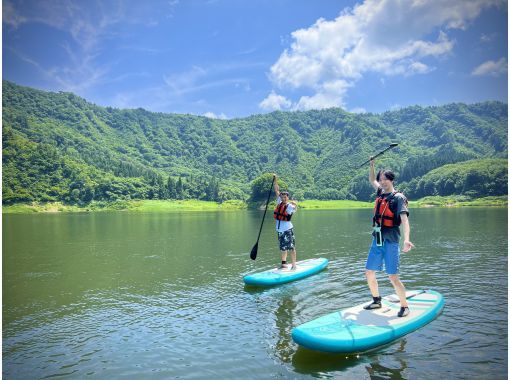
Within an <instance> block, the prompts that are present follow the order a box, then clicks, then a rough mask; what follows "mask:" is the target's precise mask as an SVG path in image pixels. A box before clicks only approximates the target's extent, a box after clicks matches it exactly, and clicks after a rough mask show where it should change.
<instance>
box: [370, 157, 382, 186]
mask: <svg viewBox="0 0 510 380" xmlns="http://www.w3.org/2000/svg"><path fill="white" fill-rule="evenodd" d="M368 180H369V181H370V184H371V185H372V187H373V188H374V189H375V190H377V189H379V188H380V187H381V185H379V182H377V180H376V178H375V162H374V160H373V159H371V160H370V171H369V173H368Z"/></svg>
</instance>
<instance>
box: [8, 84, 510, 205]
mask: <svg viewBox="0 0 510 380" xmlns="http://www.w3.org/2000/svg"><path fill="white" fill-rule="evenodd" d="M2 87H3V104H2V106H3V114H2V119H3V120H2V122H3V126H2V136H3V178H2V181H3V202H4V204H11V203H16V202H30V201H64V202H69V203H80V204H83V203H88V202H90V201H92V200H117V199H165V198H172V199H176V198H177V199H184V198H197V199H208V200H217V201H222V200H226V199H246V198H247V197H248V196H249V195H250V191H251V188H250V184H251V182H252V181H253V180H254V179H256V178H257V177H258V176H260V175H261V174H262V173H266V172H276V173H278V175H279V176H280V177H281V178H282V179H283V180H284V181H285V182H286V183H287V184H288V186H289V189H290V191H291V192H292V193H293V194H294V196H295V197H297V198H298V199H359V200H368V199H369V198H370V197H371V196H372V195H373V194H372V193H373V191H372V189H371V187H370V185H369V184H368V180H367V177H368V166H366V167H364V168H361V169H359V168H357V166H359V164H360V163H362V162H363V161H365V160H366V159H368V157H369V156H370V155H371V154H374V153H376V152H378V151H379V150H381V149H384V148H385V147H387V146H388V144H389V143H390V142H398V143H399V147H398V148H397V149H394V150H392V151H390V152H388V153H387V154H385V155H384V156H383V157H382V159H381V160H379V161H378V162H377V165H378V167H387V168H391V169H393V170H394V171H395V172H396V173H397V180H398V183H397V187H398V188H401V189H404V190H406V191H407V192H408V194H409V195H410V196H412V197H423V196H426V195H438V194H439V195H450V194H467V195H470V194H471V195H476V196H484V195H503V194H507V174H506V173H507V170H506V168H507V151H508V147H507V120H508V117H507V113H508V107H507V104H504V103H500V102H484V103H478V104H472V105H466V104H449V105H445V106H440V107H420V106H414V107H409V108H405V109H402V110H399V111H392V112H386V113H383V114H353V113H348V112H345V111H343V110H341V109H338V108H332V109H326V110H317V111H307V112H273V113H270V114H265V115H254V116H250V117H246V118H240V119H232V120H217V119H210V118H206V117H200V116H193V115H179V114H164V113H155V112H148V111H146V110H144V109H141V108H139V109H134V110H120V109H114V108H110V107H106V108H104V107H99V106H96V105H94V104H91V103H88V102H87V101H85V100H84V99H82V98H80V97H78V96H76V95H73V94H71V93H63V92H60V93H51V92H44V91H39V90H35V89H31V88H27V87H22V86H18V85H16V84H14V83H11V82H7V81H3V83H2ZM491 159H492V160H491ZM460 163H462V164H460ZM451 164H456V165H451ZM452 184H453V185H452ZM482 184H483V185H482Z"/></svg>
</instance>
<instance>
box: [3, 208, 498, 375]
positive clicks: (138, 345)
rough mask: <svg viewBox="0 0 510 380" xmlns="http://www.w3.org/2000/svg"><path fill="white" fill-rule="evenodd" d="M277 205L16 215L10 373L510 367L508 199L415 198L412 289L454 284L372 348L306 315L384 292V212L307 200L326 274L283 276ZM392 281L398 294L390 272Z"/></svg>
mask: <svg viewBox="0 0 510 380" xmlns="http://www.w3.org/2000/svg"><path fill="white" fill-rule="evenodd" d="M261 216H262V213H259V212H246V211H238V212H211V213H178V214H176V213H171V214H163V213H146V214H139V213H125V212H117V213H90V214H87V213H83V214H40V215H39V214H38V215H11V214H4V215H3V280H2V281H3V326H2V327H3V377H4V378H6V379H37V378H50V377H51V378H52V377H56V378H59V377H62V378H83V377H89V378H101V379H110V378H119V377H122V378H132V379H169V378H182V379H203V378H208V379H269V378H277V379H279V378H282V379H309V378H346V379H350V378H352V379H369V378H373V379H440V378H442V379H506V378H507V356H508V342H507V334H508V331H507V326H508V324H507V318H508V315H507V301H508V300H507V294H508V293H507V290H508V288H507V263H508V261H507V252H508V238H507V220H508V210H507V209H506V208H504V209H495V208H493V209H489V208H469V209H468V208H465V209H412V210H411V219H410V220H411V228H412V234H411V237H412V238H411V240H412V241H413V242H414V244H415V245H416V249H414V250H413V251H411V252H410V253H407V254H405V255H404V256H403V259H402V260H403V261H402V268H401V269H402V279H403V281H404V283H405V284H406V286H407V288H408V289H421V288H425V289H427V288H431V289H435V290H437V291H439V292H441V293H442V294H443V295H444V296H445V301H446V304H445V309H444V311H443V313H442V314H441V315H440V316H439V317H438V318H437V319H436V320H434V321H433V322H432V323H430V324H428V325H427V326H425V327H423V328H421V329H419V330H417V331H415V332H413V333H411V334H409V335H407V336H405V337H404V338H402V339H399V340H397V341H395V342H394V343H392V344H389V345H387V346H384V347H382V348H380V349H377V350H375V351H371V352H369V353H364V354H360V355H359V356H357V355H333V354H323V353H317V352H313V351H309V350H306V349H303V348H300V347H299V346H297V345H296V344H295V343H294V342H293V341H292V339H291V337H290V332H291V329H292V327H294V326H296V325H298V324H301V323H304V322H306V321H309V320H311V319H313V318H316V317H319V316H321V315H323V314H325V313H330V312H332V311H335V310H339V309H342V308H346V307H349V306H352V305H354V304H358V303H360V302H364V301H368V300H369V299H370V294H369V291H368V289H367V287H366V284H365V280H364V269H363V268H364V262H365V259H366V255H367V250H368V246H369V243H370V235H369V231H370V217H371V216H370V210H343V211H301V212H298V213H297V214H296V216H295V217H294V218H293V222H295V223H294V225H295V233H296V242H297V250H298V259H306V258H311V257H326V258H328V259H329V260H330V265H329V267H328V269H327V270H325V271H324V272H322V273H320V274H318V275H315V276H312V277H309V278H307V279H304V280H301V281H297V282H294V283H289V284H285V285H281V286H278V287H274V288H269V289H253V288H249V287H245V286H244V283H243V280H242V277H243V275H245V274H246V273H248V272H252V271H259V270H265V269H269V268H270V267H271V266H272V265H276V264H277V263H278V262H279V255H278V247H277V241H276V236H275V233H274V226H273V221H272V220H270V218H269V217H268V219H267V220H266V224H265V225H264V230H263V232H262V236H261V239H260V244H259V250H258V258H257V260H256V261H252V260H250V259H249V251H250V250H251V248H252V246H253V244H254V243H255V240H256V237H257V232H258V228H259V225H260V219H261ZM378 278H379V284H380V288H381V292H382V294H383V295H384V294H390V293H393V290H392V288H391V285H390V283H389V281H388V280H387V278H386V276H385V275H384V274H380V275H379V276H378Z"/></svg>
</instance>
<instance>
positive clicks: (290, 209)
mask: <svg viewBox="0 0 510 380" xmlns="http://www.w3.org/2000/svg"><path fill="white" fill-rule="evenodd" d="M280 203H282V200H281V198H280V197H278V198H277V199H276V205H277V206H278V205H279V204H280ZM295 211H296V207H295V206H294V205H291V204H290V203H289V204H288V205H287V214H289V215H292V214H293V213H294V212H295ZM293 227H294V226H293V225H292V222H290V221H286V220H277V221H276V231H278V232H285V231H287V230H290V229H291V228H293Z"/></svg>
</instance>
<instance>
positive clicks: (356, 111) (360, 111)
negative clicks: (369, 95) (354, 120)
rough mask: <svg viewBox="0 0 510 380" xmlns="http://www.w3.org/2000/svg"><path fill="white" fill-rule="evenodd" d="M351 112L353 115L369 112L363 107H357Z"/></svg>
mask: <svg viewBox="0 0 510 380" xmlns="http://www.w3.org/2000/svg"><path fill="white" fill-rule="evenodd" d="M350 112H352V113H366V112H367V110H366V109H364V108H363V107H355V108H353V109H352V110H351V111H350Z"/></svg>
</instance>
